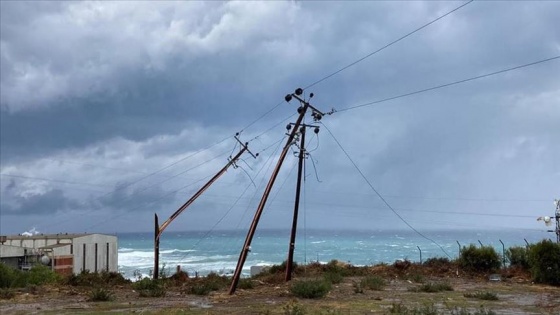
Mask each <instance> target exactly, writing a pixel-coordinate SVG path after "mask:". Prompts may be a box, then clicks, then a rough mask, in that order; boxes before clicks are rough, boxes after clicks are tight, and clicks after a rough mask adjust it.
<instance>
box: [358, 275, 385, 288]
mask: <svg viewBox="0 0 560 315" xmlns="http://www.w3.org/2000/svg"><path fill="white" fill-rule="evenodd" d="M360 285H361V287H362V288H365V289H370V290H375V291H381V290H383V289H384V288H385V285H386V282H385V280H384V279H383V278H381V277H378V276H367V277H365V278H363V279H362V280H361V281H360Z"/></svg>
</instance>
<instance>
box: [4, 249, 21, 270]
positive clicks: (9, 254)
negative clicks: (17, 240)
mask: <svg viewBox="0 0 560 315" xmlns="http://www.w3.org/2000/svg"><path fill="white" fill-rule="evenodd" d="M24 253H25V248H23V247H18V246H11V245H2V244H0V263H3V264H6V265H7V266H10V267H12V268H15V269H18V268H19V259H20V258H21V257H23V255H24Z"/></svg>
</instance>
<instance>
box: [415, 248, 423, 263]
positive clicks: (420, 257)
mask: <svg viewBox="0 0 560 315" xmlns="http://www.w3.org/2000/svg"><path fill="white" fill-rule="evenodd" d="M416 247H418V251H420V265H421V264H422V250H421V249H420V246H416Z"/></svg>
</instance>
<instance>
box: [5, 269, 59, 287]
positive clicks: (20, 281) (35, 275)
mask: <svg viewBox="0 0 560 315" xmlns="http://www.w3.org/2000/svg"><path fill="white" fill-rule="evenodd" d="M11 277H12V279H11V280H12V281H11V284H10V287H13V288H25V287H27V286H29V285H42V284H51V283H56V282H58V281H60V276H59V275H58V274H56V273H55V272H54V271H52V270H51V269H50V268H49V267H46V266H43V265H35V266H33V267H32V268H31V270H29V271H21V270H15V269H13V271H12V274H11ZM0 282H1V281H0Z"/></svg>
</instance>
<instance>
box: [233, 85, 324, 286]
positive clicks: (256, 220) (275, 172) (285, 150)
mask: <svg viewBox="0 0 560 315" xmlns="http://www.w3.org/2000/svg"><path fill="white" fill-rule="evenodd" d="M302 94H303V89H301V88H298V89H296V91H295V93H292V94H288V95H286V97H285V98H284V99H285V100H286V102H290V101H291V100H292V98H295V99H297V100H298V101H299V102H300V104H301V105H300V107H299V108H298V109H297V111H298V113H299V116H298V118H297V120H296V122H295V123H294V124H293V126H294V127H293V129H292V131H291V132H290V133H289V135H288V141H286V144H285V145H284V148H283V149H282V152H281V153H280V157H279V158H278V162H277V164H276V167H275V168H274V170H273V171H272V175H271V177H270V180H269V181H268V184H267V185H266V188H265V190H264V193H263V196H262V198H261V201H260V203H259V206H258V207H257V210H256V212H255V216H254V217H253V221H252V222H251V227H250V228H249V232H248V233H247V237H246V238H245V243H244V244H243V248H242V249H241V253H240V254H239V260H238V261H237V266H236V268H235V272H234V274H233V278H232V281H231V286H230V288H229V294H233V293H235V289H236V288H237V283H238V282H239V278H240V277H241V272H242V270H243V265H244V264H245V261H246V260H247V255H248V253H249V251H250V248H251V242H252V241H253V236H254V235H255V231H256V229H257V225H258V224H259V220H260V217H261V215H262V212H263V210H264V206H265V205H266V202H267V200H268V196H269V195H270V191H271V190H272V186H273V185H274V182H275V181H276V177H277V176H278V172H280V168H281V167H282V163H283V162H284V159H285V158H286V154H287V153H288V149H289V148H290V146H291V145H292V142H293V141H294V137H295V135H296V133H297V131H298V129H299V127H300V125H301V123H302V121H303V117H304V116H305V113H306V112H307V110H308V109H309V108H311V109H312V111H313V113H312V116H313V118H314V119H315V120H320V119H321V118H322V117H323V116H324V115H325V114H323V113H322V112H321V111H319V110H317V109H316V108H315V107H313V106H312V105H311V104H309V102H307V101H305V100H304V99H303V98H301V97H300V96H301V95H302ZM312 97H313V93H311V94H310V98H312Z"/></svg>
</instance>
